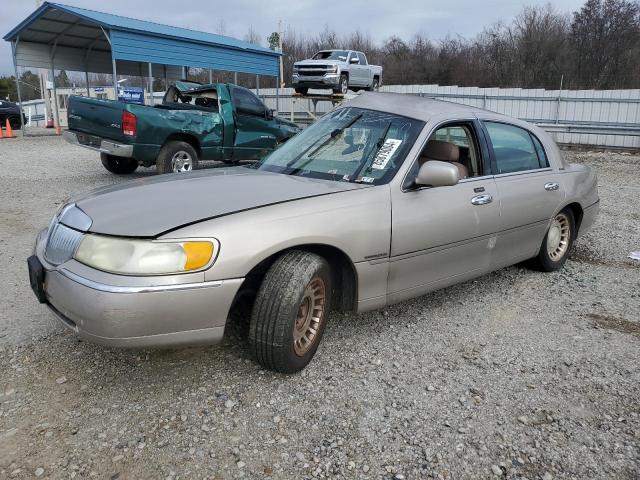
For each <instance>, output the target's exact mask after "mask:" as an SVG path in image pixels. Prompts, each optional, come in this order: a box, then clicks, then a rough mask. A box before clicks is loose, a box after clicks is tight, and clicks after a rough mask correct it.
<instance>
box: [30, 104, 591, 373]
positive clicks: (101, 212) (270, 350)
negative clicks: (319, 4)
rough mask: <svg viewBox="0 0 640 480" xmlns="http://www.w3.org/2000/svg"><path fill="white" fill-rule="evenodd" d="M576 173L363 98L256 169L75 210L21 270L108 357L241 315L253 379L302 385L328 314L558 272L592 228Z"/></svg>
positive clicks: (535, 142)
mask: <svg viewBox="0 0 640 480" xmlns="http://www.w3.org/2000/svg"><path fill="white" fill-rule="evenodd" d="M598 205H599V198H598V192H597V189H596V177H595V174H594V172H592V171H591V170H590V169H589V167H586V166H584V165H574V164H568V163H567V162H566V161H565V160H564V159H563V157H562V154H561V152H560V151H559V150H558V147H557V146H556V144H555V143H554V142H553V140H552V139H551V138H550V137H549V136H548V135H547V134H546V133H545V132H543V131H542V130H540V129H538V128H537V127H535V126H533V125H530V124H528V123H525V122H522V121H519V120H516V119H513V118H508V117H505V116H502V115H498V114H495V113H491V112H487V111H484V110H479V109H475V108H471V107H466V106H462V105H457V104H451V103H446V102H440V101H434V100H429V99H423V98H419V97H415V96H410V95H397V94H381V93H366V94H362V95H359V96H358V97H357V98H355V99H353V100H352V101H350V102H347V103H344V104H343V105H342V106H340V107H339V108H337V109H336V110H334V111H333V112H331V113H329V114H328V115H326V116H325V117H323V118H322V119H321V120H320V121H318V122H317V123H315V124H314V125H312V126H311V127H309V128H308V129H306V130H304V131H303V132H302V133H300V134H298V135H297V136H295V137H293V138H292V139H291V140H289V142H287V143H285V144H284V145H283V146H281V147H280V148H279V149H277V150H276V151H274V152H273V153H271V154H270V155H269V156H268V157H266V158H264V159H263V160H262V161H260V162H259V163H257V164H256V165H253V166H250V167H233V168H223V169H214V170H208V171H198V172H193V173H190V174H187V175H166V176H161V177H156V178H150V179H148V180H136V181H132V182H129V183H125V184H121V185H118V186H111V187H106V188H103V189H100V190H96V191H94V192H91V193H89V194H87V195H83V196H80V197H78V198H75V199H72V200H71V201H69V203H68V204H67V205H65V206H64V207H63V208H62V209H61V210H60V211H59V212H58V213H57V214H56V215H55V217H54V219H53V221H52V222H51V225H50V226H49V228H47V229H45V230H44V231H43V232H42V233H41V234H40V235H39V237H38V239H37V242H36V247H35V252H34V255H33V256H32V257H30V258H29V261H28V263H29V273H30V279H31V284H32V287H33V290H34V292H35V293H36V295H37V297H38V299H39V300H40V301H41V302H42V303H45V304H47V305H48V306H49V307H50V308H51V310H52V311H53V312H54V313H55V314H56V315H57V316H58V317H59V318H60V320H61V321H62V322H63V323H64V324H65V325H66V326H68V327H69V328H70V329H72V330H73V331H75V332H76V333H77V334H78V335H80V336H82V337H84V338H86V339H88V340H91V341H94V342H97V343H102V344H107V345H116V346H135V347H147V346H167V345H186V344H196V343H215V342H217V341H219V340H220V339H221V338H222V336H223V332H224V329H225V325H226V323H227V318H228V317H229V313H230V311H231V310H232V309H236V308H242V307H250V308H246V311H248V312H250V338H249V340H250V342H251V344H252V346H253V350H254V352H255V357H256V359H257V360H258V362H260V363H261V364H262V365H264V366H265V367H267V368H271V369H274V370H277V371H280V372H295V371H298V370H300V369H302V368H304V366H305V365H306V364H307V363H308V362H309V361H310V360H311V358H312V357H313V355H314V353H315V352H316V349H317V348H318V344H319V342H320V339H321V337H322V333H323V330H324V328H325V325H326V322H327V318H328V312H329V311H330V310H332V309H338V310H343V311H357V312H362V311H366V310H371V309H376V308H381V307H383V306H385V305H388V304H390V303H394V302H399V301H402V300H405V299H408V298H412V297H416V296H419V295H424V294H427V293H428V292H430V291H433V290H436V289H439V288H442V287H446V286H448V285H452V284H455V283H458V282H463V281H465V280H468V279H470V278H474V277H477V276H480V275H483V274H485V273H487V272H490V271H492V270H496V269H499V268H502V267H504V266H507V265H511V264H514V263H517V262H522V261H525V260H527V261H529V262H530V264H531V265H532V266H534V267H535V268H537V269H539V270H543V271H551V270H556V269H558V268H561V267H562V265H563V264H564V262H565V261H566V259H567V256H568V255H569V252H570V249H571V246H572V243H573V242H574V240H575V239H576V238H577V237H578V236H579V235H582V234H583V233H584V232H586V231H587V230H588V229H589V228H590V227H591V225H592V224H593V222H594V220H595V218H596V215H597V212H598Z"/></svg>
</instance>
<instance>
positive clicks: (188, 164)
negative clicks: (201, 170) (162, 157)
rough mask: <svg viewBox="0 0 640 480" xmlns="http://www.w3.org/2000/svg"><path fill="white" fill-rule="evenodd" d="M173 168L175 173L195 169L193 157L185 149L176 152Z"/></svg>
mask: <svg viewBox="0 0 640 480" xmlns="http://www.w3.org/2000/svg"><path fill="white" fill-rule="evenodd" d="M171 170H173V173H184V172H190V171H191V170H193V159H192V158H191V155H189V154H188V153H187V152H185V151H184V150H180V151H179V152H176V153H175V155H174V156H173V158H172V159H171Z"/></svg>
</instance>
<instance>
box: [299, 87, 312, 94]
mask: <svg viewBox="0 0 640 480" xmlns="http://www.w3.org/2000/svg"><path fill="white" fill-rule="evenodd" d="M308 92H309V89H308V88H305V87H296V93H299V94H300V95H306V94H307V93H308Z"/></svg>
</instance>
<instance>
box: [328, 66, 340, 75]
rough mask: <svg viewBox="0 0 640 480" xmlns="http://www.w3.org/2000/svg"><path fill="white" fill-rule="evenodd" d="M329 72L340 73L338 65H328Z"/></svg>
mask: <svg viewBox="0 0 640 480" xmlns="http://www.w3.org/2000/svg"><path fill="white" fill-rule="evenodd" d="M327 72H328V73H338V66H337V65H332V66H330V67H327Z"/></svg>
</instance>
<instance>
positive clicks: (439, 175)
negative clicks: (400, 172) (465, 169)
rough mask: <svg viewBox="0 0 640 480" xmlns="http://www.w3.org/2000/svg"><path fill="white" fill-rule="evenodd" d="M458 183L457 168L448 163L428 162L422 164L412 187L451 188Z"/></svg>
mask: <svg viewBox="0 0 640 480" xmlns="http://www.w3.org/2000/svg"><path fill="white" fill-rule="evenodd" d="M459 181H460V171H459V170H458V167H456V166H455V165H452V164H451V163H449V162H441V161H439V160H428V161H426V162H424V163H423V164H422V166H421V167H420V170H418V175H417V176H416V180H415V183H414V185H416V186H425V187H427V186H428V187H451V186H453V185H455V184H457V183H458V182H459Z"/></svg>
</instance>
